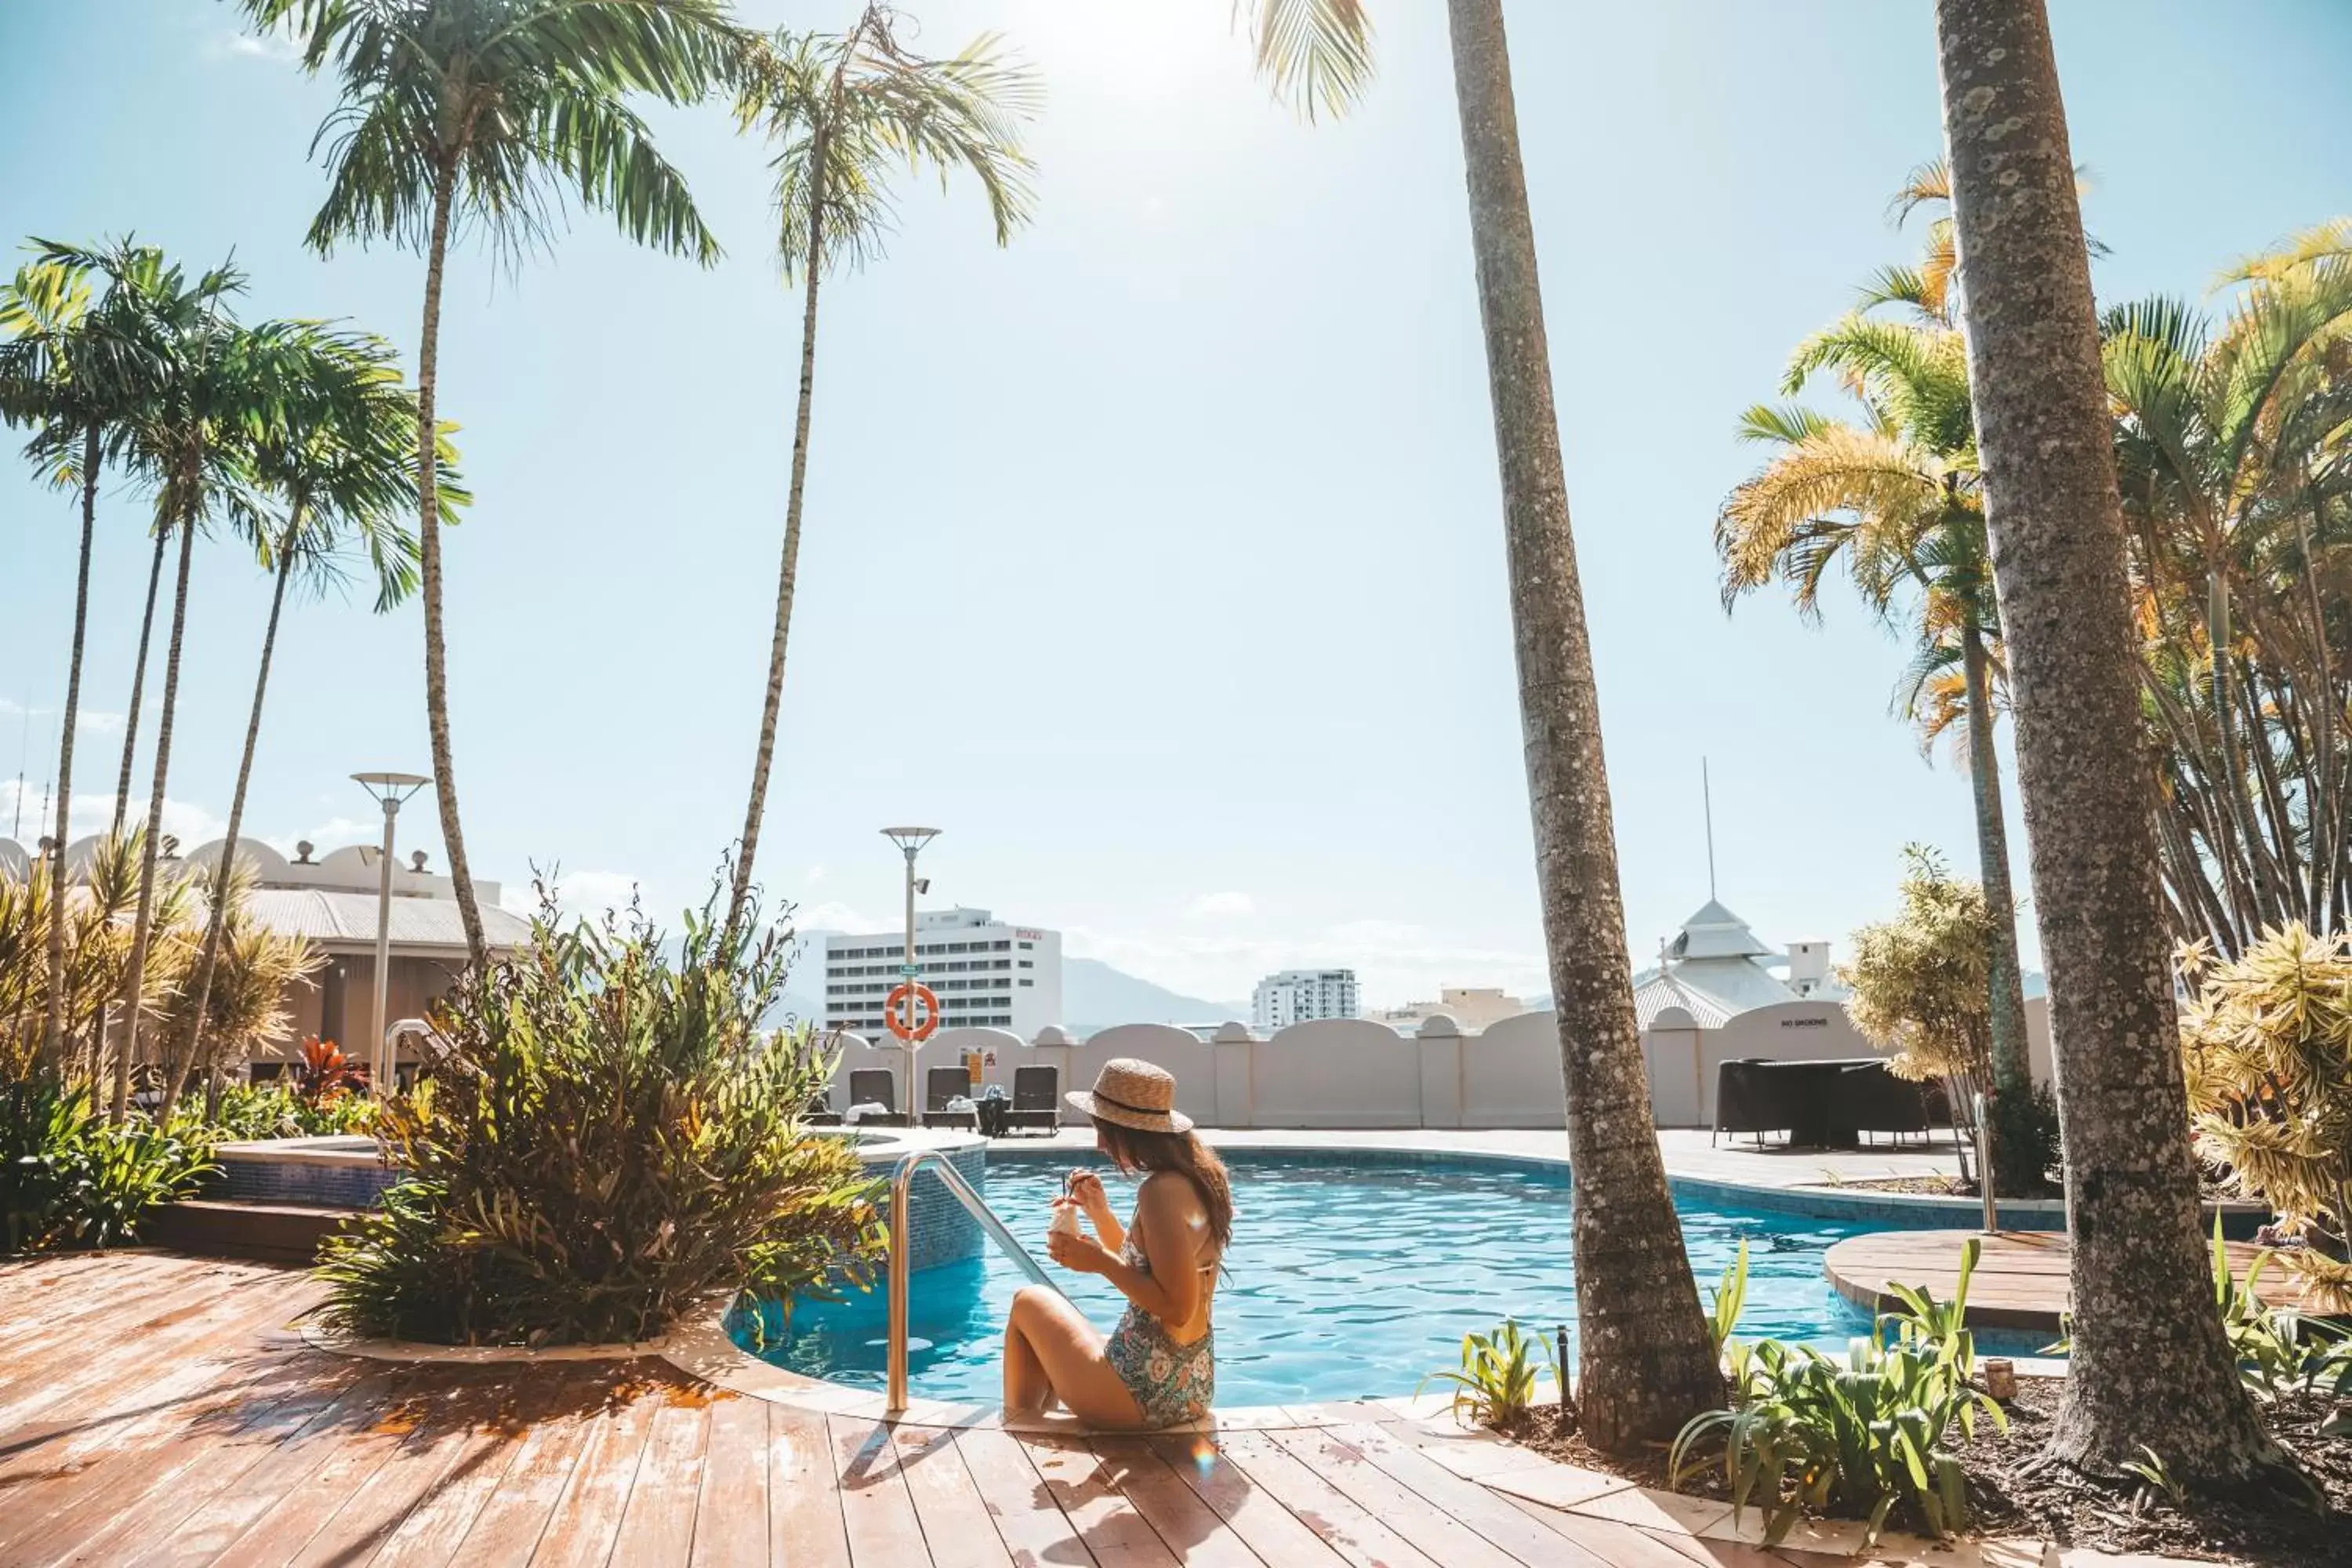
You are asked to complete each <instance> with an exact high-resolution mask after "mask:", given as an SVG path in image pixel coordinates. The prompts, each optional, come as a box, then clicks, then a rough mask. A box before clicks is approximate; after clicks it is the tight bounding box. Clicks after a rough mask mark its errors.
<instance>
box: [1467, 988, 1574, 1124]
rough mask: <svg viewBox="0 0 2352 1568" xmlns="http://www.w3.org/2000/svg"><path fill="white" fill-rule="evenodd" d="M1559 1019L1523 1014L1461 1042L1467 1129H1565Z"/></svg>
mask: <svg viewBox="0 0 2352 1568" xmlns="http://www.w3.org/2000/svg"><path fill="white" fill-rule="evenodd" d="M1567 1124H1568V1098H1567V1089H1565V1088H1564V1087H1563V1085H1562V1084H1561V1082H1560V1072H1559V1015H1558V1014H1555V1013H1548V1012H1547V1013H1521V1014H1519V1015H1518V1016H1517V1017H1511V1018H1505V1019H1503V1020H1502V1021H1501V1022H1500V1023H1496V1024H1490V1025H1488V1026H1486V1032H1485V1033H1484V1034H1477V1035H1465V1036H1464V1037H1463V1038H1462V1121H1461V1125H1463V1126H1465V1127H1565V1126H1566V1125H1567Z"/></svg>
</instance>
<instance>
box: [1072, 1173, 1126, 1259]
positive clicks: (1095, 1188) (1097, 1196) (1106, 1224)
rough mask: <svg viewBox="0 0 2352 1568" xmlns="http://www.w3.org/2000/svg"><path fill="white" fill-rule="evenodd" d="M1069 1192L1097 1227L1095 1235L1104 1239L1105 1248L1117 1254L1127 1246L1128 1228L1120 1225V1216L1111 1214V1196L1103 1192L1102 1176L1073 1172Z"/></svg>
mask: <svg viewBox="0 0 2352 1568" xmlns="http://www.w3.org/2000/svg"><path fill="white" fill-rule="evenodd" d="M1069 1190H1070V1196H1072V1197H1074V1198H1076V1199H1077V1200H1078V1207H1079V1208H1081V1209H1083V1210H1084V1211H1085V1212H1086V1216H1087V1220H1088V1221H1089V1222H1090V1223H1091V1224H1092V1225H1093V1226H1094V1227H1095V1235H1097V1237H1101V1238H1102V1244H1103V1245H1104V1246H1105V1247H1108V1248H1109V1249H1110V1250H1111V1251H1113V1252H1117V1251H1118V1249H1119V1248H1120V1247H1125V1246H1126V1245H1127V1226H1123V1225H1121V1224H1119V1223H1118V1215H1116V1214H1113V1213H1112V1212H1111V1206H1110V1194H1108V1193H1106V1192H1104V1191H1103V1184H1102V1178H1101V1177H1100V1176H1097V1175H1096V1174H1095V1173H1093V1172H1092V1171H1073V1172H1071V1173H1070V1184H1069Z"/></svg>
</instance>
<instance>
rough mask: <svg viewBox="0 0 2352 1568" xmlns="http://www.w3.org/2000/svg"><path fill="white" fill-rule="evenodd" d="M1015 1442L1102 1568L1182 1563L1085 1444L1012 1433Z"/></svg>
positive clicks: (1074, 1439) (1071, 1439)
mask: <svg viewBox="0 0 2352 1568" xmlns="http://www.w3.org/2000/svg"><path fill="white" fill-rule="evenodd" d="M1013 1441H1014V1442H1015V1443H1018V1444H1019V1445H1020V1446H1021V1449H1022V1451H1023V1452H1024V1453H1025V1454H1027V1455H1028V1456H1029V1462H1030V1463H1031V1464H1033V1465H1034V1466H1036V1467H1037V1474H1038V1475H1039V1476H1041V1477H1042V1478H1044V1479H1045V1486H1046V1489H1048V1490H1049V1491H1051V1492H1052V1493H1053V1494H1054V1500H1055V1502H1056V1503H1057V1504H1059V1505H1060V1506H1061V1510H1062V1512H1063V1513H1064V1514H1065V1515H1066V1516H1067V1517H1068V1519H1069V1521H1070V1524H1071V1526H1072V1527H1073V1528H1074V1529H1076V1531H1077V1532H1078V1539H1079V1540H1081V1541H1083V1542H1086V1543H1087V1551H1089V1552H1093V1553H1094V1554H1095V1561H1096V1562H1097V1563H1100V1564H1101V1565H1102V1568H1162V1565H1163V1564H1171V1563H1178V1562H1180V1561H1181V1559H1180V1558H1178V1557H1177V1555H1176V1554H1175V1553H1174V1552H1171V1551H1170V1550H1169V1547H1168V1543H1167V1542H1164V1541H1162V1540H1160V1532H1159V1531H1156V1530H1154V1529H1152V1527H1151V1521H1150V1520H1148V1519H1146V1518H1144V1517H1143V1515H1142V1514H1141V1513H1140V1512H1139V1511H1137V1510H1136V1508H1135V1505H1134V1504H1132V1503H1130V1502H1129V1501H1128V1500H1127V1499H1125V1498H1124V1497H1121V1496H1120V1495H1119V1493H1118V1489H1117V1488H1116V1487H1114V1486H1112V1485H1111V1484H1110V1479H1109V1478H1108V1476H1107V1475H1105V1474H1104V1473H1103V1468H1102V1464H1101V1462H1100V1461H1099V1460H1097V1458H1095V1453H1094V1450H1093V1449H1092V1448H1089V1447H1087V1445H1086V1442H1085V1439H1083V1438H1077V1437H1060V1436H1032V1435H1030V1434H1027V1433H1019V1432H1016V1433H1014V1434H1013Z"/></svg>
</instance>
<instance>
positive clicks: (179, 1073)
mask: <svg viewBox="0 0 2352 1568" xmlns="http://www.w3.org/2000/svg"><path fill="white" fill-rule="evenodd" d="M301 527H302V503H301V502H300V501H299V500H297V501H296V502H295V503H294V505H293V507H292V508H291V509H290V511H289V521H288V522H287V525H286V537H285V539H284V540H283V541H282V542H280V544H279V546H278V581H277V583H276V584H275V585H273V586H272V587H271V589H270V591H269V620H268V625H267V626H266V627H265V629H264V630H263V632H262V634H261V668H260V669H259V670H258V671H257V673H256V674H255V675H254V678H253V711H252V712H251V713H249V714H248V715H247V717H246V721H245V754H244V756H243V757H241V758H239V759H238V761H237V764H236V794H234V795H230V796H229V803H228V837H227V838H226V841H224V842H223V844H222V845H221V858H220V865H219V867H218V868H216V869H215V871H214V873H213V896H212V900H211V903H212V909H211V910H210V911H209V913H208V914H207V915H206V917H205V948H204V952H203V954H202V955H201V956H200V957H198V958H197V960H196V973H195V977H194V980H193V981H192V982H190V984H189V989H190V991H191V992H192V993H193V994H194V998H195V1005H194V1006H193V1007H191V1008H190V1009H189V1010H188V1037H187V1042H186V1044H185V1046H184V1047H178V1048H176V1049H175V1050H174V1051H173V1056H172V1060H171V1065H170V1066H169V1067H167V1068H165V1069H164V1072H163V1109H162V1110H161V1111H160V1112H159V1113H158V1114H159V1118H160V1119H161V1120H162V1121H170V1120H171V1119H172V1108H173V1106H174V1105H177V1104H178V1103H179V1102H180V1091H181V1089H183V1088H184V1087H185V1085H186V1082H187V1076H188V1069H189V1068H191V1067H193V1066H194V1064H195V1063H197V1062H199V1061H201V1060H203V1059H204V1041H205V1009H206V1008H207V1007H209V1006H211V1005H212V999H213V971H214V969H215V967H216V966H217V965H218V964H219V963H220V950H221V937H222V935H223V933H225V932H226V931H227V929H228V895H229V878H230V875H231V872H232V869H233V868H234V866H235V864H236V836H237V833H238V831H239V829H241V828H242V827H243V826H245V795H246V789H247V786H248V785H249V784H252V782H253V753H254V752H255V750H256V748H257V747H258V746H259V745H260V744H261V704H262V700H263V699H264V698H266V697H267V696H268V693H269V661H270V658H271V657H272V656H273V655H274V654H275V653H276V652H277V650H278V616H279V615H280V613H282V612H283V611H284V609H285V608H286V584H287V581H288V579H289V578H290V577H292V576H293V574H294V540H295V537H296V535H297V534H298V533H299V531H300V530H301Z"/></svg>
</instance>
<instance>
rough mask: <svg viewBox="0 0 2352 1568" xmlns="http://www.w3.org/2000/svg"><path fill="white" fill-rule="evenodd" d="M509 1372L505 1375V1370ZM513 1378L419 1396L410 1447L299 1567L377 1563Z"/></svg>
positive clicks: (329, 1527)
mask: <svg viewBox="0 0 2352 1568" xmlns="http://www.w3.org/2000/svg"><path fill="white" fill-rule="evenodd" d="M501 1371H502V1372H503V1371H504V1369H501ZM510 1376H511V1374H510V1373H507V1374H505V1375H493V1376H490V1377H479V1378H469V1379H466V1380H464V1381H461V1382H457V1383H454V1384H443V1385H441V1386H436V1387H428V1388H426V1389H424V1390H420V1392H419V1393H418V1394H416V1395H415V1409H414V1410H413V1412H412V1418H413V1419H415V1421H416V1422H417V1423H418V1425H417V1427H416V1430H415V1435H414V1436H411V1437H410V1438H409V1439H408V1440H407V1441H406V1442H404V1443H402V1444H400V1445H399V1446H398V1447H395V1448H394V1449H393V1451H392V1454H391V1456H390V1457H389V1458H386V1459H385V1461H384V1463H383V1465H382V1466H381V1467H379V1468H377V1469H376V1470H375V1472H374V1473H373V1475H371V1476H369V1477H368V1478H367V1479H365V1480H363V1481H362V1482H361V1483H360V1484H359V1485H358V1486H357V1487H356V1488H354V1489H352V1492H351V1494H350V1496H349V1497H348V1498H347V1499H346V1500H344V1502H343V1505H342V1506H341V1508H339V1509H337V1510H335V1511H334V1513H333V1514H332V1515H331V1516H330V1517H329V1519H328V1520H327V1522H326V1523H325V1524H324V1525H323V1526H321V1527H320V1530H319V1532H318V1533H317V1534H315V1535H313V1536H312V1537H311V1538H310V1541H309V1542H308V1543H307V1544H306V1545H304V1547H303V1548H302V1550H301V1552H299V1554H298V1555H297V1556H296V1557H295V1559H294V1561H295V1563H297V1564H298V1565H299V1568H350V1565H352V1564H357V1563H369V1562H373V1560H374V1559H375V1558H376V1557H377V1556H378V1555H379V1554H380V1553H381V1552H383V1550H384V1549H385V1547H387V1546H388V1545H389V1544H390V1543H391V1542H392V1539H393V1537H394V1534H396V1533H397V1532H398V1531H399V1530H400V1528H401V1526H402V1525H403V1524H404V1522H405V1521H407V1518H408V1516H409V1513H410V1512H411V1510H414V1509H415V1508H416V1507H417V1506H418V1504H420V1503H421V1502H422V1501H423V1500H425V1497H426V1496H427V1495H429V1494H430V1493H431V1492H432V1491H433V1489H435V1488H436V1487H438V1486H439V1485H440V1484H441V1482H442V1479H443V1478H444V1477H446V1476H447V1475H448V1473H449V1471H450V1469H451V1468H452V1467H454V1466H455V1465H456V1464H457V1461H458V1460H459V1459H461V1458H464V1457H465V1455H466V1454H467V1451H468V1449H469V1448H471V1447H473V1439H474V1437H475V1436H476V1435H477V1434H478V1433H479V1432H480V1431H482V1430H483V1429H485V1427H486V1426H488V1421H487V1420H486V1419H485V1418H486V1416H488V1415H490V1414H492V1413H493V1412H494V1410H495V1406H496V1405H497V1404H498V1403H499V1400H500V1399H501V1398H502V1397H503V1395H504V1394H506V1392H507V1391H508V1388H509V1384H510Z"/></svg>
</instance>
